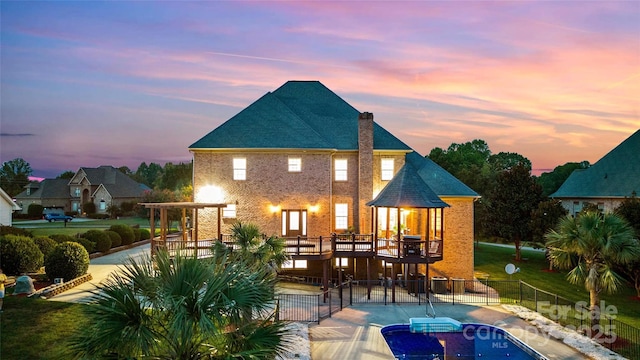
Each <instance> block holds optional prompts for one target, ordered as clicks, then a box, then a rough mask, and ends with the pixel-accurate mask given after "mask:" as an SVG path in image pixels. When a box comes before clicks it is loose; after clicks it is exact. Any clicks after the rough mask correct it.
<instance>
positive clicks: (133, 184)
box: [81, 165, 150, 198]
mask: <svg viewBox="0 0 640 360" xmlns="http://www.w3.org/2000/svg"><path fill="white" fill-rule="evenodd" d="M81 169H82V170H83V171H84V173H85V174H86V178H87V180H88V181H89V183H91V184H92V185H102V186H104V187H105V189H107V191H108V192H109V194H111V196H113V197H115V198H127V197H139V196H141V195H142V193H143V192H144V191H146V190H150V188H149V187H148V186H147V185H144V184H142V183H138V182H137V181H135V180H133V179H132V178H130V177H128V176H127V175H125V174H124V173H122V172H121V171H120V170H118V169H116V168H114V167H113V166H109V165H103V166H100V167H97V168H86V167H83V168H81Z"/></svg>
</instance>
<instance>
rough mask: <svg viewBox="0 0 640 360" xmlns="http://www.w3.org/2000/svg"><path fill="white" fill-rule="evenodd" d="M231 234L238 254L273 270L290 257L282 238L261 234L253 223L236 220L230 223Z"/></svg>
mask: <svg viewBox="0 0 640 360" xmlns="http://www.w3.org/2000/svg"><path fill="white" fill-rule="evenodd" d="M231 235H232V236H233V239H234V240H235V244H236V245H237V246H238V248H239V250H240V256H242V257H244V258H246V259H250V260H253V261H255V262H257V263H261V264H264V265H268V266H270V267H271V268H272V269H274V270H275V269H277V268H279V267H280V266H282V264H284V263H285V262H286V261H287V260H289V259H290V256H289V254H288V253H287V252H286V251H285V241H284V239H282V238H279V237H277V236H270V237H266V236H264V235H262V233H261V232H260V229H259V228H258V226H257V225H255V224H252V223H249V224H243V223H242V222H240V221H238V222H236V223H234V224H233V225H232V227H231Z"/></svg>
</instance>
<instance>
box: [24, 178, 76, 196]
mask: <svg viewBox="0 0 640 360" xmlns="http://www.w3.org/2000/svg"><path fill="white" fill-rule="evenodd" d="M68 181H69V180H66V179H44V180H42V181H41V182H40V183H39V184H33V183H31V184H29V185H27V186H26V187H30V188H31V190H30V191H28V190H24V191H23V192H21V193H20V194H18V195H16V198H17V199H71V195H70V194H69V186H68V184H67V183H68ZM27 193H29V194H27Z"/></svg>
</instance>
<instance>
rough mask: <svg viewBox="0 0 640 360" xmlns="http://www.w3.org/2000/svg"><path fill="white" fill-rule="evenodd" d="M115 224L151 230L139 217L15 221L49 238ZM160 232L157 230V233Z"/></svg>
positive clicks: (36, 233)
mask: <svg viewBox="0 0 640 360" xmlns="http://www.w3.org/2000/svg"><path fill="white" fill-rule="evenodd" d="M115 224H125V225H131V226H135V225H138V226H140V227H141V228H146V229H149V219H146V218H138V217H126V218H124V217H123V218H120V219H113V220H87V221H77V220H73V221H70V222H68V223H67V224H66V226H65V223H64V222H57V221H54V222H46V221H42V222H37V223H34V222H33V221H20V220H18V221H14V222H13V226H14V227H17V228H24V229H26V230H29V231H31V233H33V235H34V236H49V235H52V234H65V235H71V236H74V235H76V234H78V233H85V232H87V231H88V230H92V229H99V230H105V229H108V228H109V227H111V225H115ZM174 224H175V223H174ZM159 231H160V230H159V229H158V228H156V233H158V232H159Z"/></svg>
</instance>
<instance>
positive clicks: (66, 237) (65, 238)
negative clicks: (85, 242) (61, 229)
mask: <svg viewBox="0 0 640 360" xmlns="http://www.w3.org/2000/svg"><path fill="white" fill-rule="evenodd" d="M49 237H50V238H52V239H53V240H54V241H55V242H57V243H63V242H65V241H76V238H74V237H73V236H71V235H66V234H52V235H49Z"/></svg>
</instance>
